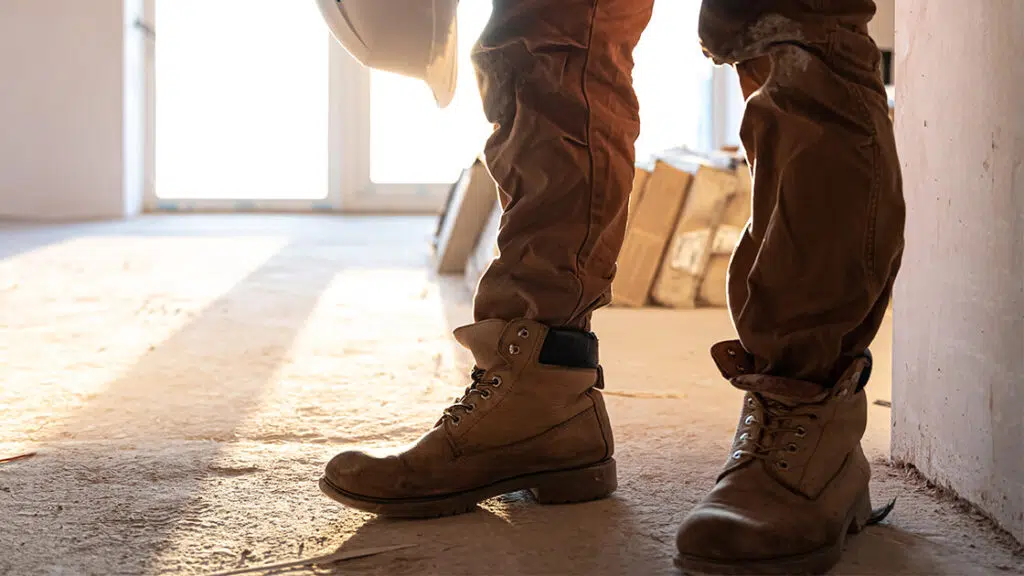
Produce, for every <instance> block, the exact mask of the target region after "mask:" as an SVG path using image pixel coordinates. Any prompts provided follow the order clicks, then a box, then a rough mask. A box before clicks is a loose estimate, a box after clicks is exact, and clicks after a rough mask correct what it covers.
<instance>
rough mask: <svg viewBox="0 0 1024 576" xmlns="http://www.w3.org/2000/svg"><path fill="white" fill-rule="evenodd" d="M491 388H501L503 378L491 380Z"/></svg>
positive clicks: (496, 377)
mask: <svg viewBox="0 0 1024 576" xmlns="http://www.w3.org/2000/svg"><path fill="white" fill-rule="evenodd" d="M491 386H493V387H494V388H500V387H501V376H495V377H494V378H491Z"/></svg>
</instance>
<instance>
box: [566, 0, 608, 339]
mask: <svg viewBox="0 0 1024 576" xmlns="http://www.w3.org/2000/svg"><path fill="white" fill-rule="evenodd" d="M599 4H600V0H594V3H593V4H592V12H591V14H590V29H589V31H588V33H587V53H586V56H584V59H583V72H582V77H581V78H580V92H581V93H582V95H583V102H584V105H585V106H586V108H587V118H586V129H585V130H584V132H585V133H586V137H587V143H586V146H587V161H588V162H589V164H590V166H589V167H588V168H589V176H590V182H589V185H590V194H588V195H587V231H586V232H585V233H584V234H583V241H582V242H581V243H580V247H579V249H578V250H577V251H576V269H575V270H574V273H573V275H574V276H575V278H576V284H577V285H578V286H579V298H578V299H577V301H576V306H574V307H573V310H572V312H571V313H570V315H569V317H568V318H566V319H565V324H569V322H570V321H571V320H573V319H575V317H576V315H577V314H579V311H580V309H581V307H582V306H583V298H584V296H585V295H586V294H585V292H586V287H585V286H584V284H583V278H582V277H581V275H582V268H583V263H582V262H581V258H582V256H583V250H584V249H585V248H586V247H587V243H588V242H590V236H591V233H592V231H593V227H594V193H595V188H596V186H595V181H594V180H595V174H594V148H593V134H592V133H591V130H592V129H593V115H594V110H593V108H592V107H591V105H590V95H589V94H588V92H587V77H588V76H589V73H590V56H591V51H592V50H593V49H594V29H595V28H596V26H597V13H598V5H599Z"/></svg>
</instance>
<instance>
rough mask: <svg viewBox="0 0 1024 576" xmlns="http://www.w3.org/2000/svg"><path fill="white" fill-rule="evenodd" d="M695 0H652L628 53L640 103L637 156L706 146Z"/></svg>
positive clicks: (705, 94) (706, 73)
mask: <svg viewBox="0 0 1024 576" xmlns="http://www.w3.org/2000/svg"><path fill="white" fill-rule="evenodd" d="M699 10H700V2H689V1H681V0H657V1H656V2H655V3H654V16H653V17H652V18H651V23H650V25H649V26H648V27H647V30H646V31H645V32H644V34H643V37H641V39H640V44H639V45H637V47H636V50H635V51H634V52H633V59H634V60H635V62H636V65H635V67H634V69H633V87H634V88H635V89H636V95H637V99H638V100H639V101H640V138H639V139H637V143H636V152H637V158H638V159H641V160H642V159H644V158H646V157H648V156H650V155H651V154H654V153H656V152H660V151H662V150H665V149H667V148H674V147H677V146H689V147H691V148H694V147H696V148H702V147H707V146H709V145H710V143H709V139H710V129H711V127H710V122H711V108H710V89H711V70H712V67H711V64H710V63H709V62H708V60H706V59H705V58H704V55H703V54H702V53H701V50H700V44H699V42H698V40H697V17H698V15H699Z"/></svg>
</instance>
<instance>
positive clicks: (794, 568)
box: [675, 491, 872, 576]
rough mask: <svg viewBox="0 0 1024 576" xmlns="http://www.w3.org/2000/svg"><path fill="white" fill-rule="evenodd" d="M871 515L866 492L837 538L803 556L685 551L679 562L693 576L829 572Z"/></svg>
mask: <svg viewBox="0 0 1024 576" xmlns="http://www.w3.org/2000/svg"><path fill="white" fill-rule="evenodd" d="M871 516H872V511H871V497H870V494H869V493H868V492H867V491H865V492H864V494H863V495H862V496H861V497H860V498H859V499H857V503H856V504H854V506H853V508H852V509H851V510H850V511H849V512H848V513H847V515H846V523H845V524H844V528H843V529H842V530H841V531H840V532H839V535H838V536H837V537H836V541H835V542H833V543H831V544H829V545H827V546H824V547H822V548H819V549H818V550H815V551H813V552H809V553H807V554H801V555H799V556H787V557H783V558H768V559H764V560H742V561H737V562H727V561H722V560H719V559H710V558H700V557H698V556H687V555H682V554H681V555H679V556H677V557H676V559H675V564H676V567H678V568H679V569H680V570H682V571H683V573H684V574H688V575H692V576H698V575H701V576H703V575H712V574H714V575H754V574H765V575H776V574H825V573H826V572H828V571H829V570H831V569H832V568H833V567H834V566H835V565H836V564H838V563H839V559H840V557H841V556H842V554H843V544H844V543H845V542H846V535H847V534H856V533H858V532H860V531H861V530H863V529H864V527H865V526H867V525H868V521H869V520H871Z"/></svg>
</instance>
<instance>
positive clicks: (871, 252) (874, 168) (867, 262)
mask: <svg viewBox="0 0 1024 576" xmlns="http://www.w3.org/2000/svg"><path fill="white" fill-rule="evenodd" d="M848 90H849V91H850V93H851V95H852V96H853V97H854V98H855V99H856V101H857V104H858V105H859V106H860V109H861V112H862V113H863V115H864V120H865V122H866V124H867V125H868V126H870V127H871V189H870V190H869V194H868V222H867V227H866V230H865V231H864V269H865V271H866V273H867V278H868V281H869V282H871V287H872V288H875V289H878V288H879V287H880V285H881V283H880V282H879V279H878V274H877V270H876V269H875V236H876V233H877V230H876V228H877V227H876V220H877V218H878V196H879V189H880V187H881V186H880V184H881V181H882V174H881V162H880V161H879V148H878V129H877V127H876V126H875V124H874V121H873V119H872V117H871V111H870V110H868V106H867V103H866V102H865V101H864V96H863V95H862V94H861V93H860V87H859V86H854V87H853V88H848Z"/></svg>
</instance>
